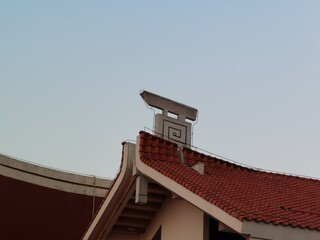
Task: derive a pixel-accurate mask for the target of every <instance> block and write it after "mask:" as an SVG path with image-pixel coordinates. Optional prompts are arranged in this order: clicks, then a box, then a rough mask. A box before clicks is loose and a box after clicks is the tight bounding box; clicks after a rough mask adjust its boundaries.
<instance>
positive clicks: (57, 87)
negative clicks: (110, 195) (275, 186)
mask: <svg viewBox="0 0 320 240" xmlns="http://www.w3.org/2000/svg"><path fill="white" fill-rule="evenodd" d="M319 13H320V1H318V0H314V1H312V0H305V1H301V0H299V1H295V0H290V1H289V0H287V1H276V0H274V1H273V0H265V1H257V0H252V1H245V0H244V1H186V0H183V1H182V0H181V1H1V3H0V34H1V35H0V36H1V37H0V90H1V94H0V152H1V153H3V154H7V155H11V156H14V157H18V158H21V159H24V160H28V161H31V162H34V163H37V164H41V165H45V166H48V167H54V168H59V169H63V170H68V171H72V172H80V173H86V174H90V175H97V176H102V177H108V178H113V177H114V176H115V174H116V173H117V171H118V169H119V166H120V160H121V149H122V146H121V142H122V141H124V140H135V138H136V136H137V135H138V133H139V131H140V130H143V129H144V127H148V128H152V124H153V112H152V111H151V110H149V109H148V108H147V107H146V106H145V104H144V102H143V101H142V99H141V98H140V96H139V91H140V90H142V89H144V90H148V91H151V92H154V93H156V94H159V95H163V96H165V97H167V98H171V99H174V100H176V101H179V102H182V103H184V104H187V105H190V106H192V107H195V108H197V109H198V110H199V119H198V122H197V124H196V125H195V127H194V138H193V144H194V145H195V146H197V147H199V148H202V149H205V150H207V151H209V152H213V153H215V154H219V155H222V156H224V157H227V158H230V159H232V160H234V161H237V162H240V163H243V164H248V165H250V166H253V167H257V168H263V169H267V170H274V171H280V172H286V173H294V174H299V175H306V176H312V177H317V178H320V125H319V122H320V108H319V106H320V94H319V92H320V67H319V66H320V27H319V26H320V14H319Z"/></svg>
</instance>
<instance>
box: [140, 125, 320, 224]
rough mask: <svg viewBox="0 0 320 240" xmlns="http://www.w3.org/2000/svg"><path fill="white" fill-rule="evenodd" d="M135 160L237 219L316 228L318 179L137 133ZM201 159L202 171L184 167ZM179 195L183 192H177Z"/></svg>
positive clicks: (319, 194) (319, 204)
mask: <svg viewBox="0 0 320 240" xmlns="http://www.w3.org/2000/svg"><path fill="white" fill-rule="evenodd" d="M139 151H140V159H141V161H142V162H143V163H144V164H146V165H147V166H149V167H151V168H153V169H155V170H156V171H158V172H159V173H161V174H163V175H164V176H166V177H168V178H170V179H172V180H173V181H175V182H177V183H178V184H180V185H182V186H184V187H185V188H187V189H188V190H190V191H191V192H193V193H194V194H197V195H198V196H200V197H201V198H203V199H204V200H206V201H208V202H210V203H212V204H214V205H215V206H217V207H219V208H220V209H222V210H224V211H225V212H227V213H229V214H230V215H232V216H233V217H235V218H237V219H239V220H240V221H244V220H247V221H256V222H264V223H272V224H275V225H284V226H288V225H289V226H291V227H299V228H307V229H310V230H313V229H315V230H320V201H319V200H320V181H318V180H313V179H307V178H301V177H296V176H288V175H284V174H276V173H270V172H263V171H258V170H254V169H250V168H245V167H242V166H239V165H236V164H233V163H229V162H226V161H224V160H221V159H217V158H214V157H210V156H207V155H204V154H201V153H199V152H196V151H193V150H191V149H183V151H182V152H183V158H184V162H183V163H182V162H181V160H180V159H179V156H178V152H177V145H176V144H174V143H171V142H169V141H166V140H163V139H160V138H158V137H155V136H153V135H151V134H149V133H146V132H142V131H141V132H140V150H139ZM198 162H203V163H204V166H205V172H204V175H201V174H200V173H198V172H197V171H195V170H193V169H192V168H190V166H192V165H194V164H196V163H198ZM182 197H183V196H182Z"/></svg>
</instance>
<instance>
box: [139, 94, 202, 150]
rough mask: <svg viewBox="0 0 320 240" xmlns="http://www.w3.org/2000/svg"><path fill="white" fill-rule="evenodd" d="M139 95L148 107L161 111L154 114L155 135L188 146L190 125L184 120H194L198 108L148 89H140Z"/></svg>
mask: <svg viewBox="0 0 320 240" xmlns="http://www.w3.org/2000/svg"><path fill="white" fill-rule="evenodd" d="M140 96H141V97H142V99H143V100H144V101H145V102H146V103H147V104H148V105H149V106H150V107H154V108H157V109H160V110H162V113H158V114H156V115H155V126H154V129H153V130H154V132H155V133H156V135H157V136H159V137H161V138H163V139H166V140H169V141H172V142H175V143H177V144H178V145H179V146H181V147H182V146H185V147H189V148H190V146H191V138H192V125H191V122H187V121H186V120H187V119H188V120H190V121H195V120H196V119H197V115H198V110H197V109H195V108H193V107H190V106H187V105H184V104H182V103H179V102H176V101H173V100H171V99H168V98H165V97H162V96H159V95H156V94H154V93H151V92H148V91H142V92H141V93H140ZM169 113H170V115H168V114H169Z"/></svg>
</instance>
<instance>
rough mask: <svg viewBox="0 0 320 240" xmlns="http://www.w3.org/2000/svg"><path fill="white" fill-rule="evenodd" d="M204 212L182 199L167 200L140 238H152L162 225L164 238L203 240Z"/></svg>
mask: <svg viewBox="0 0 320 240" xmlns="http://www.w3.org/2000/svg"><path fill="white" fill-rule="evenodd" d="M203 225H204V214H203V212H202V211H201V210H199V209H198V208H196V207H194V206H193V205H191V204H190V203H188V202H186V201H185V200H181V199H169V200H167V201H166V202H165V203H164V204H163V206H162V207H161V209H160V210H159V212H158V213H157V215H156V217H155V218H154V219H153V220H152V222H151V223H150V225H149V227H148V228H147V230H146V232H145V234H144V235H143V236H141V239H140V240H152V238H153V236H154V234H155V233H156V232H157V230H158V229H159V227H160V226H161V239H163V240H177V239H183V240H195V239H197V240H203V239H204V236H203V235H204V228H203Z"/></svg>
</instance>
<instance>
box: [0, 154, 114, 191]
mask: <svg viewBox="0 0 320 240" xmlns="http://www.w3.org/2000/svg"><path fill="white" fill-rule="evenodd" d="M0 175H3V176H6V177H9V178H13V179H16V180H20V181H24V182H28V183H32V184H35V185H39V186H43V187H47V188H52V189H56V190H60V191H65V192H71V193H77V194H84V195H89V196H92V195H95V196H99V197H103V196H105V194H106V192H107V191H108V190H109V189H110V186H111V184H112V180H108V179H103V178H97V177H95V176H85V175H80V174H75V173H69V172H64V171H59V170H55V169H51V168H48V167H43V166H39V165H36V164H32V163H29V162H25V161H21V160H18V159H15V158H13V157H9V156H6V155H3V154H0Z"/></svg>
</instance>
